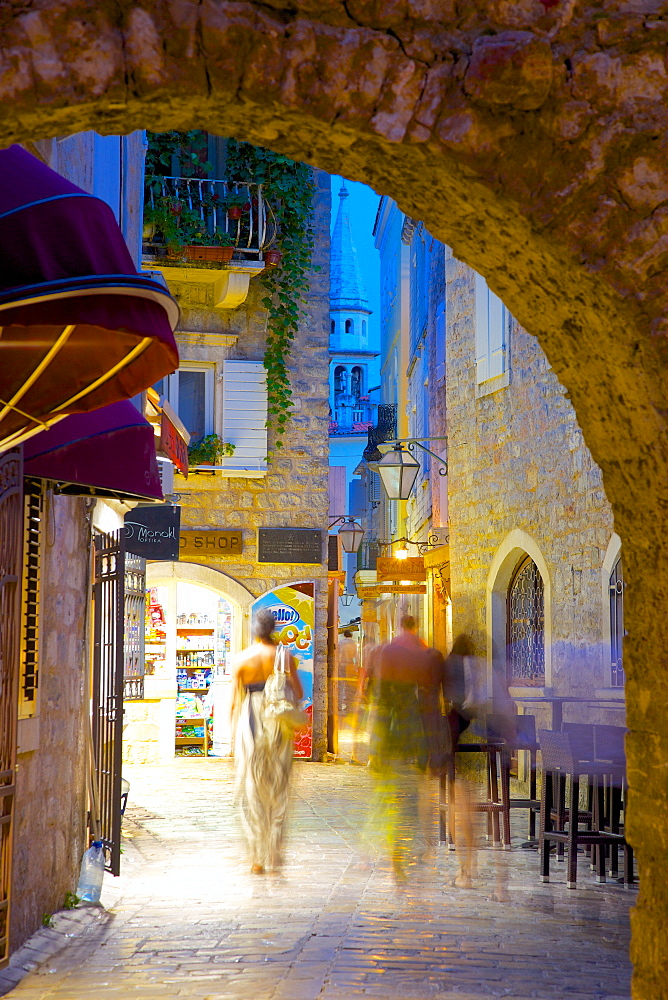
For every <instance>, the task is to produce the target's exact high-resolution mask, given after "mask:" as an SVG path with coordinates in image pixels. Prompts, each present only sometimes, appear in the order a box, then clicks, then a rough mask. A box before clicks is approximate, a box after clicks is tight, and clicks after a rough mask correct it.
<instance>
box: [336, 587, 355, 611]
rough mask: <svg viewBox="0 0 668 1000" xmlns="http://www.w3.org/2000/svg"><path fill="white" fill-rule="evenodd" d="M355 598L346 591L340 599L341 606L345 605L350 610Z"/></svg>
mask: <svg viewBox="0 0 668 1000" xmlns="http://www.w3.org/2000/svg"><path fill="white" fill-rule="evenodd" d="M354 596H355V595H354V594H349V593H348V591H347V590H345V591H344V592H343V593H342V594H341V597H340V598H339V600H340V601H341V604H343V605H344V607H346V608H349V607H350V605H351V604H352V603H353V598H354Z"/></svg>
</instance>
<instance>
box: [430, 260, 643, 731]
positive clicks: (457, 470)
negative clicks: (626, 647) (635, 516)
mask: <svg viewBox="0 0 668 1000" xmlns="http://www.w3.org/2000/svg"><path fill="white" fill-rule="evenodd" d="M445 254H446V260H445V275H446V317H447V321H446V344H445V355H446V359H447V360H446V379H445V405H446V412H447V429H448V464H449V474H448V508H449V510H448V513H449V532H450V568H451V587H452V615H453V632H454V634H455V635H457V634H458V633H460V632H468V633H470V634H471V635H472V637H473V638H474V640H475V643H476V645H477V647H478V649H479V651H480V652H481V654H483V655H486V656H487V659H488V664H489V667H490V670H491V667H492V663H493V661H494V662H495V663H496V664H497V665H499V666H500V667H501V668H502V669H503V670H505V671H506V672H507V674H508V676H509V680H510V685H511V694H513V695H515V696H516V698H517V700H518V704H519V705H520V706H521V705H522V695H524V696H526V697H530V696H531V697H536V696H540V695H545V696H550V695H563V696H573V697H582V698H591V699H596V700H597V701H598V702H599V705H598V706H597V707H595V706H592V705H590V706H587V705H585V704H584V703H583V704H579V703H573V704H572V705H570V706H567V707H564V717H565V718H568V719H571V720H573V721H578V720H579V719H580V718H582V719H585V718H586V719H588V720H589V721H591V718H592V711H597V712H599V713H601V712H605V721H607V722H610V723H613V724H617V725H623V723H624V713H623V706H624V687H623V679H622V678H621V677H620V675H619V673H618V671H616V670H615V671H613V670H612V668H611V652H610V649H611V636H610V591H609V587H610V576H611V572H612V570H613V568H614V565H615V563H616V561H617V559H618V558H619V555H620V542H619V538H618V536H617V535H616V534H615V532H614V521H613V515H612V510H611V507H610V504H609V502H608V500H607V498H606V495H605V491H604V488H603V480H602V474H601V470H600V469H599V468H598V466H597V465H596V464H595V462H594V460H593V459H592V456H591V454H590V452H589V450H588V448H587V446H586V445H585V443H584V439H583V436H582V431H581V430H580V427H579V425H578V422H577V418H576V415H575V411H574V409H573V406H572V404H571V403H570V401H569V399H568V398H567V395H566V392H565V390H564V388H563V386H562V385H561V384H560V383H559V380H558V379H557V377H556V375H555V374H554V372H553V370H552V368H551V366H550V364H549V362H548V361H547V358H546V357H545V354H544V353H543V351H542V349H541V348H540V346H539V344H538V342H537V341H536V339H535V338H534V337H532V336H530V335H529V334H528V333H527V332H526V331H525V330H524V329H523V328H522V327H521V326H520V325H519V323H518V322H517V321H516V320H515V319H514V318H513V317H512V316H511V315H510V314H509V313H508V312H507V311H506V310H505V308H504V307H503V306H502V304H501V303H500V301H499V300H498V299H496V302H494V299H495V298H496V297H492V299H491V305H489V315H488V314H487V309H488V296H489V292H488V290H487V288H486V284H485V282H484V280H483V279H482V278H480V276H479V275H476V273H475V272H474V271H472V270H471V268H469V267H467V266H466V265H465V264H463V263H462V262H461V261H458V260H457V259H456V258H455V257H454V256H453V255H452V252H451V251H450V250H449V249H448V248H446V250H445ZM495 310H496V318H495ZM482 313H485V317H487V319H488V321H489V323H494V322H495V321H498V323H499V329H500V330H501V339H500V340H499V342H498V343H497V344H494V343H493V342H492V341H493V334H490V337H491V340H490V342H489V343H488V344H487V345H485V344H484V342H483V343H481V329H480V326H481V320H483V321H484V317H483V316H482V315H481V314H482ZM484 336H485V333H484V330H483V331H482V339H483V341H484ZM487 350H489V352H490V354H489V358H487V355H486V354H485V352H486V351H487ZM495 356H496V362H495V361H494V357H495ZM488 362H489V366H488V367H485V366H486V365H488ZM494 365H496V367H494ZM527 556H530V557H531V561H532V562H533V564H534V565H535V566H536V567H537V570H538V577H539V578H538V577H537V578H536V580H537V586H538V587H539V589H540V590H541V591H542V605H543V608H542V612H541V611H540V610H537V609H536V608H532V607H530V606H529V605H527V606H526V607H525V612H526V616H527V617H528V618H531V616H532V615H535V616H536V618H535V620H534V621H533V622H532V623H531V627H532V628H534V627H535V628H536V629H537V630H540V629H541V628H542V633H543V643H542V653H541V652H540V651H537V650H535V649H534V651H533V652H534V653H535V654H537V655H538V656H539V657H540V656H541V655H542V656H543V657H544V662H543V665H542V670H541V666H540V664H534V667H535V673H533V674H532V669H533V668H532V667H531V666H530V665H529V664H528V663H522V662H520V661H521V660H522V654H520V655H519V659H518V662H517V663H516V664H515V665H513V664H512V663H510V662H508V658H509V657H511V658H512V657H513V656H514V655H515V654H514V653H513V652H512V650H511V647H512V646H513V641H514V640H513V636H512V634H511V632H512V628H513V625H512V622H511V619H512V617H513V612H512V610H511V601H512V598H511V591H512V587H513V579H514V575H515V573H516V572H517V570H518V567H520V564H522V563H523V561H525V560H526V558H527ZM533 572H534V573H535V570H533ZM529 586H532V585H529ZM531 596H532V595H531V594H530V593H529V592H527V591H525V593H524V598H523V599H524V600H526V601H528V602H529V604H530V600H531ZM534 596H535V595H534ZM541 614H542V619H543V620H542V623H541V622H539V621H538V617H539V616H540V615H541ZM515 617H516V618H518V615H517V614H515ZM519 617H521V613H520V614H519ZM613 625H614V623H613ZM522 641H523V640H522V639H519V640H518V642H519V643H520V644H521V642H522ZM525 652H526V650H525ZM613 673H614V674H615V676H614V677H613ZM620 682H621V683H620ZM601 703H604V704H605V705H609V706H610V707H609V708H607V709H604V708H603V705H602V704H601ZM529 704H530V703H527V708H526V710H527V711H531V713H532V714H536V715H537V717H538V723H539V724H540V723H541V722H542V723H544V724H546V725H547V726H548V727H549V725H550V721H551V720H550V713H549V706H548V705H547V704H546V705H543V706H536V705H533V704H531V708H529V707H528V705H529ZM615 704H617V705H618V706H619V707H618V708H614V707H613V706H614V705H615ZM520 710H521V709H520ZM601 721H603V716H601Z"/></svg>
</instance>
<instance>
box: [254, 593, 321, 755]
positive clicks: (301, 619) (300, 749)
mask: <svg viewBox="0 0 668 1000" xmlns="http://www.w3.org/2000/svg"><path fill="white" fill-rule="evenodd" d="M314 606H315V584H314V583H313V581H308V582H305V583H291V584H288V585H286V586H284V587H277V588H276V589H275V590H270V591H268V592H267V593H266V594H263V595H262V597H258V599H257V601H254V602H253V614H255V613H256V612H257V611H259V610H260V609H261V608H262V609H265V610H267V611H271V613H272V614H273V616H274V618H275V619H276V633H275V634H276V638H277V639H278V641H279V642H280V643H281V645H283V646H286V647H287V649H288V652H289V653H290V654H291V655H292V656H294V657H295V659H296V660H297V662H298V666H297V672H298V673H299V679H300V681H301V682H302V687H303V688H304V701H303V702H302V706H303V708H304V709H305V711H306V712H307V714H308V716H309V718H312V717H313V627H314V621H315V619H314ZM311 738H312V726H311V725H308V726H306V727H305V728H304V729H300V730H298V731H297V732H296V733H295V757H310V756H311Z"/></svg>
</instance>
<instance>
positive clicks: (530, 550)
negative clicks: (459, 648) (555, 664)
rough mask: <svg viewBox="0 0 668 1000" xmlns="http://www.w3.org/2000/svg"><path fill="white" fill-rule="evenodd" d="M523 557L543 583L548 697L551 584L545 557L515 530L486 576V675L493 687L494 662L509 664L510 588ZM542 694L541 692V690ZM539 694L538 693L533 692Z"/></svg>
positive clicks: (534, 543)
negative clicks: (507, 623) (528, 557)
mask: <svg viewBox="0 0 668 1000" xmlns="http://www.w3.org/2000/svg"><path fill="white" fill-rule="evenodd" d="M523 556H530V557H531V558H532V559H533V561H534V562H535V564H536V566H537V567H538V572H539V573H540V575H541V577H542V580H543V588H544V600H545V686H544V689H543V690H545V692H546V693H549V690H550V688H551V686H552V581H551V578H550V572H549V570H548V566H547V563H546V562H545V558H544V556H543V553H542V552H541V550H540V548H539V546H538V545H537V543H536V542H535V541H534V539H533V538H532V537H531V535H528V534H527V533H526V531H522V529H521V528H515V529H513V531H511V532H510V533H509V534H508V535H506V537H505V538H504V540H503V541H502V542H501V544H500V545H499V547H498V549H497V550H496V552H495V554H494V559H493V560H492V565H491V567H490V570H489V573H488V574H487V585H486V588H485V590H486V601H487V671H488V678H489V681H490V684H491V680H492V660H493V657H494V656H496V658H497V665H498V664H503V665H505V663H506V614H507V598H508V587H509V585H510V581H511V579H512V576H513V573H514V571H515V567H516V566H517V564H518V563H519V561H520V559H522V557H523ZM538 690H541V689H538ZM534 693H536V692H534Z"/></svg>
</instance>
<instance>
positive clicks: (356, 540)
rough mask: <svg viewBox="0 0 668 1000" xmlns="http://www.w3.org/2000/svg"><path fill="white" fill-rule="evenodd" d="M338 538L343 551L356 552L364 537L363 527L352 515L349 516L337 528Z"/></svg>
mask: <svg viewBox="0 0 668 1000" xmlns="http://www.w3.org/2000/svg"><path fill="white" fill-rule="evenodd" d="M339 538H340V539H341V547H342V548H343V551H344V552H357V551H358V550H359V547H360V545H361V544H362V539H363V538H364V528H363V527H362V525H361V524H359V523H358V522H357V521H356V520H355V518H354V517H349V518H348V519H347V520H346V521H344V522H343V524H342V525H341V527H340V528H339Z"/></svg>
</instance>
